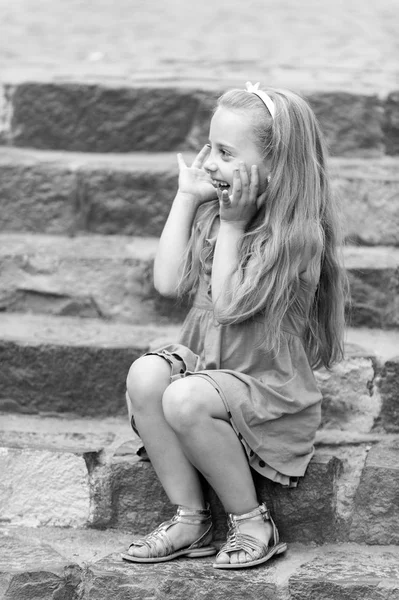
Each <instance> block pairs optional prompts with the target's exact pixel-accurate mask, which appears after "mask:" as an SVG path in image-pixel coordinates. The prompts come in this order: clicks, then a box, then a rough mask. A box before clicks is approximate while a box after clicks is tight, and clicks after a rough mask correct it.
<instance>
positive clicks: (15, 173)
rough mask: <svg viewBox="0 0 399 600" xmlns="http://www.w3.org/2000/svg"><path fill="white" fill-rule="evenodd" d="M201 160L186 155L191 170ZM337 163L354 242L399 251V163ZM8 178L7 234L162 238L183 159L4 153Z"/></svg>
mask: <svg viewBox="0 0 399 600" xmlns="http://www.w3.org/2000/svg"><path fill="white" fill-rule="evenodd" d="M204 129H205V127H204ZM204 135H207V133H206V132H204ZM192 144H193V148H194V150H198V148H199V147H200V145H199V144H200V141H199V140H194V139H193V142H192ZM193 157H194V154H193V153H191V152H190V153H187V154H186V155H185V158H186V160H187V162H188V163H190V162H191V161H192V159H193ZM330 163H331V172H332V181H333V187H334V190H335V193H336V194H337V195H338V197H339V198H340V200H341V211H342V221H343V227H344V231H345V236H346V238H347V240H348V241H349V242H350V243H360V244H366V245H378V244H385V245H390V244H392V245H399V233H398V232H399V178H398V175H397V171H398V168H399V166H398V160H397V159H396V158H386V157H385V158H383V159H369V160H366V159H349V158H346V159H342V158H335V159H333V158H332V159H331V161H330ZM0 174H1V177H0V200H1V214H0V229H1V230H3V231H27V232H28V231H30V232H35V233H40V232H42V233H57V234H59V233H61V234H62V233H64V234H75V233H79V232H82V231H88V232H91V233H98V234H120V235H139V236H145V235H155V236H158V235H160V233H161V231H162V228H163V225H164V223H165V220H166V217H167V215H168V212H169V209H170V206H171V203H172V200H173V198H174V195H175V192H176V189H177V174H178V170H177V161H176V156H175V153H156V152H153V153H147V154H145V153H143V154H140V153H133V154H131V153H128V154H124V155H120V154H109V155H101V154H94V155H91V154H80V153H73V152H57V151H47V152H46V151H41V150H32V149H19V148H10V147H7V148H3V149H2V148H1V147H0Z"/></svg>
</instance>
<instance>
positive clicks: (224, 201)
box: [221, 190, 231, 207]
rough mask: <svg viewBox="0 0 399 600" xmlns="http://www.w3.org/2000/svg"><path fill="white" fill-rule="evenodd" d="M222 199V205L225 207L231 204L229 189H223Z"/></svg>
mask: <svg viewBox="0 0 399 600" xmlns="http://www.w3.org/2000/svg"><path fill="white" fill-rule="evenodd" d="M221 201H222V205H223V206H224V207H228V206H230V204H231V200H230V196H229V192H228V191H227V190H223V192H222V196H221Z"/></svg>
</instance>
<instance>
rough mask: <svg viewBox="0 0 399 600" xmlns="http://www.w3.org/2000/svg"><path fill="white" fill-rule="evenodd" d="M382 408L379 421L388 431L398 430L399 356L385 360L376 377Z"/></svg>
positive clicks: (394, 431) (395, 431) (396, 431)
mask: <svg viewBox="0 0 399 600" xmlns="http://www.w3.org/2000/svg"><path fill="white" fill-rule="evenodd" d="M398 350H399V349H398ZM377 385H378V389H379V393H380V395H381V400H382V408H381V416H380V421H379V423H380V424H381V425H382V427H383V428H384V430H385V431H387V432H388V433H398V432H399V356H398V357H397V358H394V359H392V360H389V361H387V362H386V363H385V364H384V366H383V368H382V369H381V371H380V374H379V377H378V383H377Z"/></svg>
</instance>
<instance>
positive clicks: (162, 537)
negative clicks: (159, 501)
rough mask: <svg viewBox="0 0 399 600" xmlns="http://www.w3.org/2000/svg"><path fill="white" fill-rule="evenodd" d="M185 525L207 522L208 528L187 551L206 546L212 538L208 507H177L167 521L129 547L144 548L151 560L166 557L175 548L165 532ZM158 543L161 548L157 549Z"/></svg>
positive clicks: (210, 516) (210, 517)
mask: <svg viewBox="0 0 399 600" xmlns="http://www.w3.org/2000/svg"><path fill="white" fill-rule="evenodd" d="M178 522H180V523H185V524H187V525H201V524H205V523H207V522H209V526H208V527H207V529H206V531H205V532H204V533H203V534H202V535H201V536H200V537H199V538H198V539H196V540H195V541H194V542H193V543H192V544H191V545H190V546H189V547H188V548H187V549H194V548H200V547H202V546H205V545H207V544H208V543H209V542H210V541H211V538H212V529H213V525H212V515H211V512H210V509H209V505H207V508H205V509H194V508H188V507H186V506H178V507H177V510H176V514H175V515H174V516H173V517H172V518H171V519H170V520H169V521H165V522H164V523H161V524H160V525H159V526H158V527H157V528H156V529H154V531H152V532H151V533H149V534H148V535H146V536H145V537H143V538H140V539H139V540H135V541H134V542H132V543H131V544H130V546H129V548H131V547H132V546H138V547H143V546H144V547H145V548H147V550H148V556H151V558H159V557H163V556H168V555H169V554H172V553H173V552H175V548H174V546H173V543H172V541H171V539H170V537H169V536H168V534H167V531H168V529H169V528H170V527H172V525H175V524H176V523H178ZM159 542H160V543H161V547H160V548H159Z"/></svg>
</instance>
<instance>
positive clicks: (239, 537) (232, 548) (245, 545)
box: [220, 530, 268, 560]
mask: <svg viewBox="0 0 399 600" xmlns="http://www.w3.org/2000/svg"><path fill="white" fill-rule="evenodd" d="M267 549H268V545H267V544H265V543H264V542H262V541H261V540H258V539H257V538H255V537H253V536H252V535H248V534H246V533H239V532H238V531H237V530H235V531H231V532H230V533H229V536H228V538H227V541H226V543H225V544H224V545H223V546H222V547H221V549H220V552H228V553H230V552H239V551H240V550H244V552H246V553H247V554H249V556H250V558H251V560H255V559H257V558H259V557H260V556H262V555H264V554H266V552H267Z"/></svg>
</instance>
